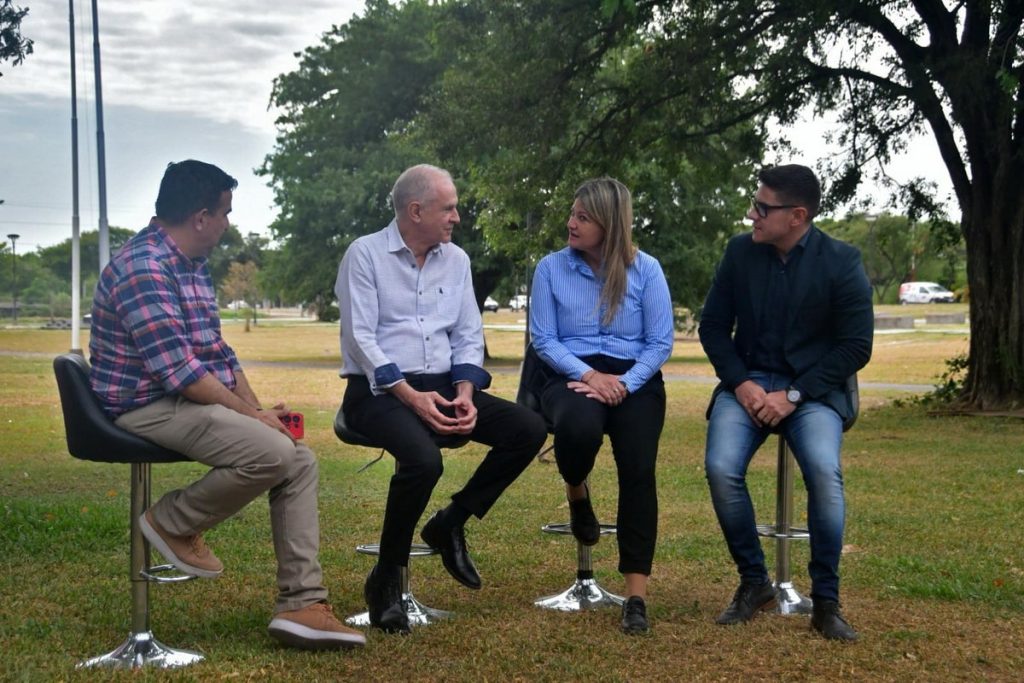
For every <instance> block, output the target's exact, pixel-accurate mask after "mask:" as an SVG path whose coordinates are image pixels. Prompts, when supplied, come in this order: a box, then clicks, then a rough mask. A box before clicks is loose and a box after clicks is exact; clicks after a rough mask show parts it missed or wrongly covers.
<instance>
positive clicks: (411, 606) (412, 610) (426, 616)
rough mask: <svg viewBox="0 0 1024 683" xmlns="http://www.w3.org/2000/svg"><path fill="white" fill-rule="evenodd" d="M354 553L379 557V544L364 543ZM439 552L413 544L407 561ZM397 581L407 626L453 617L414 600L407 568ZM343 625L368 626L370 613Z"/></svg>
mask: <svg viewBox="0 0 1024 683" xmlns="http://www.w3.org/2000/svg"><path fill="white" fill-rule="evenodd" d="M356 552H357V553H361V554H363V555H380V544H378V543H366V544H363V545H357V546H356ZM439 552H440V551H438V550H435V549H433V548H431V547H430V546H429V545H425V544H423V543H413V544H412V548H410V550H409V559H410V560H411V559H412V558H414V557H428V556H430V555H437V554H438V553H439ZM399 580H400V581H401V584H402V609H403V610H405V614H406V615H407V616H408V617H409V626H427V625H428V624H433V623H435V622H438V621H441V620H442V619H450V618H451V617H453V616H454V615H455V613H454V612H448V611H446V610H443V609H434V608H433V607H427V606H426V605H424V604H423V603H422V602H420V601H419V600H417V599H416V597H415V596H414V595H413V594H412V590H411V589H410V588H409V568H408V567H402V568H401V570H400V572H399ZM345 623H346V624H348V625H350V626H370V613H369V612H368V611H367V612H360V613H359V614H353V615H352V616H351V617H348V618H347V619H345Z"/></svg>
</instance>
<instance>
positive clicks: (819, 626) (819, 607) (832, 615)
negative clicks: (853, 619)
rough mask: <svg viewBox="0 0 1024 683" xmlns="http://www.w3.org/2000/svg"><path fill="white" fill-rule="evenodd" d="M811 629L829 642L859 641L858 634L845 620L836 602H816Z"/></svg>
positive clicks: (812, 610) (812, 611)
mask: <svg viewBox="0 0 1024 683" xmlns="http://www.w3.org/2000/svg"><path fill="white" fill-rule="evenodd" d="M811 628H813V629H814V630H815V631H817V632H818V633H820V634H821V635H823V636H825V638H827V639H828V640H846V641H854V640H857V637H858V636H857V632H856V631H854V630H853V627H852V626H850V623H849V622H848V621H846V619H844V618H843V614H842V612H840V611H839V603H838V602H836V601H835V600H815V601H814V606H813V608H812V609H811Z"/></svg>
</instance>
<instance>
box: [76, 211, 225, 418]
mask: <svg viewBox="0 0 1024 683" xmlns="http://www.w3.org/2000/svg"><path fill="white" fill-rule="evenodd" d="M89 354H90V357H91V358H90V360H91V362H92V374H91V378H90V379H91V382H92V388H93V391H95V392H96V394H97V395H98V396H99V399H100V401H101V402H102V404H103V407H104V408H105V409H106V411H107V413H108V414H110V415H111V416H113V417H116V416H118V415H120V414H122V413H126V412H128V411H130V410H134V409H136V408H141V407H142V406H144V405H147V404H149V403H152V402H153V401H156V400H157V399H159V398H162V397H164V396H166V395H168V394H175V393H178V392H179V391H180V390H181V389H182V387H186V386H188V385H189V384H192V383H193V382H195V381H197V380H199V379H200V378H202V377H203V375H206V374H207V373H212V374H213V375H214V376H215V377H216V378H217V379H218V380H220V381H221V383H222V384H224V386H226V387H227V388H228V389H232V390H233V389H234V388H235V384H236V381H235V371H236V370H241V366H240V365H239V363H238V358H237V357H236V356H235V352H234V351H233V350H232V349H231V347H230V346H228V344H227V342H225V341H224V339H223V337H221V330H220V316H219V315H218V312H217V300H216V296H215V294H214V289H213V281H212V280H211V279H210V271H209V270H208V269H207V267H206V259H205V258H195V259H190V258H188V257H187V256H185V254H183V253H182V252H181V250H180V249H178V247H177V245H175V244H174V241H173V240H172V239H171V238H170V237H169V236H168V235H167V233H166V232H164V230H163V228H161V227H160V226H159V225H157V224H156V223H155V222H153V223H150V224H149V226H147V227H146V228H143V229H142V230H141V231H139V233H138V234H137V235H135V237H133V238H132V239H131V240H129V241H128V242H127V243H126V244H125V245H124V247H122V248H121V250H120V251H118V252H117V254H116V255H115V256H114V258H112V259H111V260H110V263H108V264H107V267H106V268H104V269H103V274H102V275H101V276H100V281H99V284H98V285H97V286H96V296H95V298H94V300H93V305H92V338H91V339H90V341H89Z"/></svg>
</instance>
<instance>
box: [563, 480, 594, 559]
mask: <svg viewBox="0 0 1024 683" xmlns="http://www.w3.org/2000/svg"><path fill="white" fill-rule="evenodd" d="M569 528H570V529H571V530H572V535H573V536H575V537H576V540H577V541H579V542H580V543H582V544H583V545H597V542H598V541H600V540H601V524H600V522H598V521H597V516H596V515H595V514H594V508H593V507H592V506H591V505H590V488H589V487H588V488H587V497H586V498H580V499H579V500H570V501H569Z"/></svg>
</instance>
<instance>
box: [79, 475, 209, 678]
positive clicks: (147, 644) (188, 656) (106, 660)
mask: <svg viewBox="0 0 1024 683" xmlns="http://www.w3.org/2000/svg"><path fill="white" fill-rule="evenodd" d="M150 467H151V465H150V463H148V462H137V463H132V466H131V477H132V483H131V502H130V508H131V510H130V515H131V552H130V560H129V564H130V567H129V571H130V575H131V582H132V625H131V632H130V633H129V634H128V638H127V639H126V640H125V641H124V642H123V643H121V644H120V645H119V646H118V647H117V648H115V649H114V650H112V651H111V652H108V653H107V654H105V655H100V656H98V657H93V658H92V659H87V660H85V661H83V662H80V663H79V664H78V665H77V667H76V668H88V667H107V668H123V669H133V668H139V667H143V666H149V667H155V668H158V669H173V668H177V667H181V666H188V665H189V664H195V663H196V662H201V661H203V659H204V657H203V655H201V654H199V653H198V652H193V651H191V650H179V649H176V648H173V647H168V646H167V645H164V644H163V643H161V642H160V641H159V640H157V639H156V638H155V637H154V636H153V632H152V631H151V630H150V627H149V584H150V582H152V583H178V582H181V581H191V580H193V579H195V578H196V577H194V576H187V575H177V576H170V577H162V576H157V574H159V573H161V572H166V571H170V570H172V569H174V567H173V566H172V565H169V564H164V565H158V566H156V567H151V566H150V564H149V561H150V550H149V541H147V540H146V538H145V537H144V536H143V535H142V530H141V529H140V528H139V517H140V516H141V515H142V513H143V512H145V511H146V510H147V509H148V508H149V499H150Z"/></svg>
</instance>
